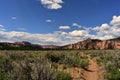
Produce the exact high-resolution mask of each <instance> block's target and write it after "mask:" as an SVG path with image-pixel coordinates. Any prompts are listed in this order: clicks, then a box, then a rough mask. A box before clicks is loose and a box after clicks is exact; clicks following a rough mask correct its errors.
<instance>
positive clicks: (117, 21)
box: [110, 16, 120, 25]
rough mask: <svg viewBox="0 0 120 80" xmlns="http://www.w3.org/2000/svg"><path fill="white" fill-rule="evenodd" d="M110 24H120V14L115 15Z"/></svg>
mask: <svg viewBox="0 0 120 80" xmlns="http://www.w3.org/2000/svg"><path fill="white" fill-rule="evenodd" d="M110 24H112V25H115V24H120V16H113V20H112V21H111V22H110Z"/></svg>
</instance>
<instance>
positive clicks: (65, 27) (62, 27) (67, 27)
mask: <svg viewBox="0 0 120 80" xmlns="http://www.w3.org/2000/svg"><path fill="white" fill-rule="evenodd" d="M59 29H64V30H66V29H70V26H60V27H59Z"/></svg>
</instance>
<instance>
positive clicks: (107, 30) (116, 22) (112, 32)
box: [92, 16, 120, 40]
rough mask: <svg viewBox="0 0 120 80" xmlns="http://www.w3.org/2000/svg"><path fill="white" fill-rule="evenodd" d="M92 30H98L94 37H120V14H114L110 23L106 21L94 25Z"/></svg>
mask: <svg viewBox="0 0 120 80" xmlns="http://www.w3.org/2000/svg"><path fill="white" fill-rule="evenodd" d="M92 30H94V31H97V34H96V35H94V36H93V38H98V39H102V40H105V39H111V38H116V37H120V16H113V19H112V20H111V21H110V24H107V23H105V24H102V25H101V26H97V27H94V28H93V29H92Z"/></svg>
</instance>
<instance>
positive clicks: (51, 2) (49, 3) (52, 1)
mask: <svg viewBox="0 0 120 80" xmlns="http://www.w3.org/2000/svg"><path fill="white" fill-rule="evenodd" d="M62 3H63V1H62V0H41V4H43V5H44V6H45V7H46V8H48V9H60V8H62V5H61V4H62Z"/></svg>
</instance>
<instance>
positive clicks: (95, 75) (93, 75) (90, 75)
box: [84, 56, 103, 80]
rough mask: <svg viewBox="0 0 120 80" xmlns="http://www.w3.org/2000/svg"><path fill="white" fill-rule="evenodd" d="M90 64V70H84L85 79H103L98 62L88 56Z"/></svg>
mask: <svg viewBox="0 0 120 80" xmlns="http://www.w3.org/2000/svg"><path fill="white" fill-rule="evenodd" d="M88 59H89V61H90V62H89V63H90V65H89V66H88V71H85V72H84V77H85V80H103V79H102V78H100V75H99V67H98V65H97V63H96V62H95V61H94V60H92V59H91V57H90V56H88Z"/></svg>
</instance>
